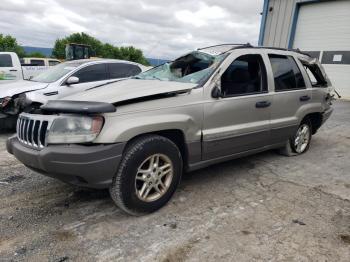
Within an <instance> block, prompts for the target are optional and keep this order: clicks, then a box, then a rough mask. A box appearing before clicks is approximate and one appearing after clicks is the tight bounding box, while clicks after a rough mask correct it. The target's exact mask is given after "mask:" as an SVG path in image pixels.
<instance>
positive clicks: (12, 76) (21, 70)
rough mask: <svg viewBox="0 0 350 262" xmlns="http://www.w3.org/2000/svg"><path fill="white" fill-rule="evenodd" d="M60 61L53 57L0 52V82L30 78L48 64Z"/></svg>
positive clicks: (51, 64) (44, 68) (52, 64)
mask: <svg viewBox="0 0 350 262" xmlns="http://www.w3.org/2000/svg"><path fill="white" fill-rule="evenodd" d="M59 63H61V61H60V60H57V59H54V58H35V57H25V58H21V59H20V58H19V57H18V56H17V54H16V53H14V52H0V84H6V83H8V82H13V81H18V80H23V79H30V78H31V77H34V76H36V75H38V74H40V73H41V72H43V71H45V70H47V69H48V68H49V67H50V66H54V65H57V64H59Z"/></svg>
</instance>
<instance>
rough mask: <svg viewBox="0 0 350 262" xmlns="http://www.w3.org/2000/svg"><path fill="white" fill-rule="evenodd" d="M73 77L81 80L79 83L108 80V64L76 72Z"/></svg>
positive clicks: (87, 67)
mask: <svg viewBox="0 0 350 262" xmlns="http://www.w3.org/2000/svg"><path fill="white" fill-rule="evenodd" d="M73 76H76V77H78V78H79V83H86V82H95V81H102V80H107V79H108V74H107V70H106V64H96V65H90V66H86V67H84V68H82V69H80V70H79V71H78V72H76V73H75V74H74V75H73Z"/></svg>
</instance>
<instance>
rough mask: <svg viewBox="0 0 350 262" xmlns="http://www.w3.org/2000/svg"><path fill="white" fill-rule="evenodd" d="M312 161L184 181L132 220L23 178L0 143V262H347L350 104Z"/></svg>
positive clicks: (326, 131)
mask: <svg viewBox="0 0 350 262" xmlns="http://www.w3.org/2000/svg"><path fill="white" fill-rule="evenodd" d="M335 108H336V111H335V113H334V115H333V116H332V117H331V119H330V120H329V121H328V122H327V124H326V125H325V126H324V127H322V129H321V130H320V132H319V133H318V134H317V135H316V136H314V137H313V141H312V145H311V148H310V151H309V152H307V153H306V154H305V155H303V156H299V157H292V158H287V157H283V156H279V155H277V154H275V153H274V152H265V153H262V154H258V155H255V156H251V157H246V158H243V159H239V160H235V161H230V162H227V163H223V164H219V165H215V166H212V167H210V168H207V169H204V170H201V171H198V172H195V173H192V174H187V175H185V177H184V179H183V181H182V183H181V185H180V188H179V190H178V191H177V193H176V194H175V196H174V198H173V199H172V201H171V202H170V203H169V204H168V205H167V206H166V207H165V208H163V209H161V210H160V211H158V212H156V213H154V214H152V215H148V216H144V217H138V218H135V217H130V216H128V215H125V214H124V213H123V212H122V211H120V210H119V209H118V208H117V207H115V206H114V205H113V203H112V201H111V200H110V198H109V196H108V191H96V190H87V189H81V188H76V187H73V186H70V185H66V184H64V183H61V182H59V181H56V180H53V179H50V178H46V177H43V176H41V175H38V174H35V173H34V172H31V171H29V170H28V169H26V168H25V167H24V166H23V165H21V163H19V162H18V161H16V160H15V159H14V158H13V157H12V156H10V155H9V154H7V153H6V151H5V144H4V142H5V141H6V138H7V137H8V136H9V134H2V135H0V159H1V162H0V197H1V202H0V260H1V261H2V260H4V261H11V260H13V261H23V260H25V261H60V262H62V261H111V260H112V261H213V260H215V261H349V258H350V102H340V101H339V102H337V103H336V105H335Z"/></svg>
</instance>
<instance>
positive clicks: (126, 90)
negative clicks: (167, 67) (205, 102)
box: [64, 79, 197, 103]
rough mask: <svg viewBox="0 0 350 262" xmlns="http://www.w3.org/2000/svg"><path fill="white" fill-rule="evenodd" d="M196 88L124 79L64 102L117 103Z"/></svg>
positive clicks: (182, 84)
mask: <svg viewBox="0 0 350 262" xmlns="http://www.w3.org/2000/svg"><path fill="white" fill-rule="evenodd" d="M196 86H197V84H192V83H180V82H174V81H160V80H141V79H126V80H121V81H118V82H115V83H112V84H108V85H105V86H100V87H96V88H92V89H90V90H88V91H86V92H83V93H79V94H75V95H72V96H68V97H65V98H64V100H70V101H94V102H106V103H117V102H121V101H126V100H130V99H135V98H142V97H150V96H153V95H158V94H167V93H174V92H175V93H177V92H185V91H189V90H191V89H192V88H194V87H196Z"/></svg>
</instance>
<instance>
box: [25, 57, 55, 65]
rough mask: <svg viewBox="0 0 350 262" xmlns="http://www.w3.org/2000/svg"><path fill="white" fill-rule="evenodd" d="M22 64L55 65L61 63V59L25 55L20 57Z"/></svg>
mask: <svg viewBox="0 0 350 262" xmlns="http://www.w3.org/2000/svg"><path fill="white" fill-rule="evenodd" d="M20 61H21V64H22V66H23V65H32V66H55V65H58V64H60V63H61V61H60V60H58V59H55V58H45V57H43V58H41V57H23V58H20Z"/></svg>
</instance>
